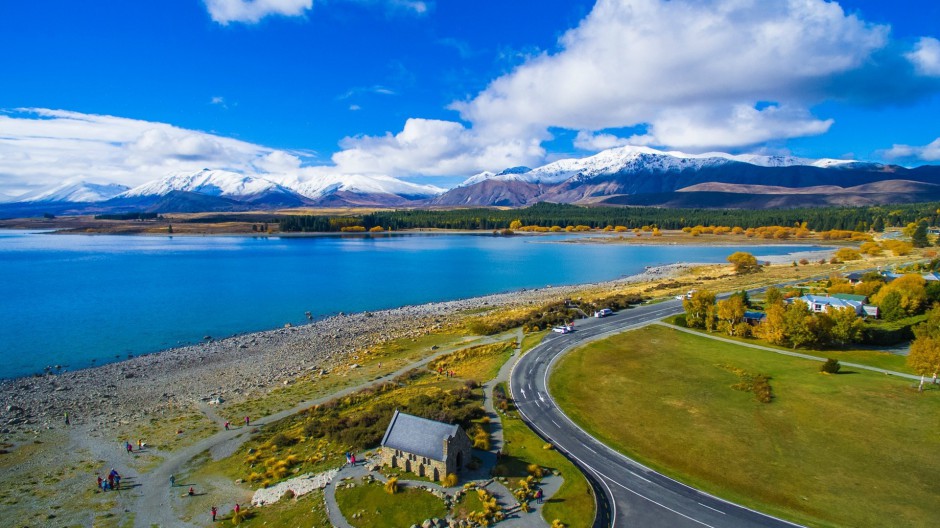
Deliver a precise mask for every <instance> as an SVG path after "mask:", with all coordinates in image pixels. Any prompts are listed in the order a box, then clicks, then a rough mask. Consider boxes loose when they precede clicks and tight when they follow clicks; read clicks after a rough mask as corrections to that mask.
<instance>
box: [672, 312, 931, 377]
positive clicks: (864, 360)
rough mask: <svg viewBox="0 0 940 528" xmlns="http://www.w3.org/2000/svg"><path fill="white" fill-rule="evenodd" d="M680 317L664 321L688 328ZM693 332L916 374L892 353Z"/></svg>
mask: <svg viewBox="0 0 940 528" xmlns="http://www.w3.org/2000/svg"><path fill="white" fill-rule="evenodd" d="M681 317H682V316H681V315H680V316H673V317H667V318H666V319H664V321H665V322H666V323H669V324H674V325H676V326H681V327H683V328H686V327H685V326H684V325H683V324H682V323H681V322H680V321H681ZM687 329H688V330H691V331H693V332H696V333H699V334H702V335H706V336H709V335H710V336H715V337H720V338H722V339H730V340H732V341H738V342H740V343H748V344H752V345H760V346H763V347H767V348H773V349H776V350H785V351H787V352H799V353H800V354H806V355H807V356H813V357H818V358H821V359H828V358H833V359H838V360H839V361H841V362H846V361H848V362H849V363H858V364H859V365H867V366H869V367H876V368H882V369H886V370H893V371H895V372H903V373H905V374H914V371H913V370H912V369H911V368H910V367H909V366H907V357H906V356H902V355H900V354H892V353H891V352H881V351H879V350H868V349H859V348H847V349H841V350H840V349H823V350H820V349H811V348H796V349H794V348H790V347H785V346H780V345H773V344H771V343H768V342H767V341H765V340H763V339H757V338H754V337H734V336H729V335H727V334H723V333H721V332H712V333H708V332H706V331H705V330H703V329H701V328H687Z"/></svg>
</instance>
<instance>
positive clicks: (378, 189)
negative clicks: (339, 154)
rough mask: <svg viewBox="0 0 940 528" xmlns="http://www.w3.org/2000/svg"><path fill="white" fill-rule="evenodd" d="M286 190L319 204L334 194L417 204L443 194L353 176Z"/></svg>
mask: <svg viewBox="0 0 940 528" xmlns="http://www.w3.org/2000/svg"><path fill="white" fill-rule="evenodd" d="M290 186H291V188H292V189H293V190H294V191H296V192H297V193H298V194H300V195H301V196H304V197H306V198H309V199H311V200H320V199H322V198H324V197H326V196H329V195H331V194H334V193H337V192H343V193H355V194H364V195H396V196H400V197H402V198H406V199H409V200H417V199H421V198H428V197H431V196H437V195H438V194H442V193H443V192H445V191H446V190H447V189H441V188H440V187H435V186H433V185H419V184H416V183H411V182H406V181H403V180H399V179H397V178H392V177H389V176H363V175H355V174H354V175H350V174H344V175H339V174H330V175H318V176H315V177H313V178H310V179H307V180H304V181H302V182H297V183H292V184H291V185H290Z"/></svg>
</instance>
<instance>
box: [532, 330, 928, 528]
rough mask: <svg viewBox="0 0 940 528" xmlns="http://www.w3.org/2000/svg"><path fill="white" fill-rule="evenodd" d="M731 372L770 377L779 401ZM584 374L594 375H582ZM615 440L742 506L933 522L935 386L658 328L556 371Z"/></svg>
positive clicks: (895, 522) (592, 426)
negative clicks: (746, 387)
mask: <svg viewBox="0 0 940 528" xmlns="http://www.w3.org/2000/svg"><path fill="white" fill-rule="evenodd" d="M730 367H733V368H734V369H740V370H742V371H746V372H750V373H761V374H764V375H767V376H769V383H770V385H771V386H772V390H773V395H774V397H773V400H772V403H760V402H759V401H757V400H756V399H755V398H754V396H753V395H752V394H748V393H746V392H743V391H740V390H735V389H734V388H733V387H732V386H733V385H734V384H735V382H737V381H738V377H737V376H735V374H734V373H733V372H730V371H729V370H730ZM587 380H589V381H590V382H586V381H587ZM549 386H550V389H551V391H552V394H553V396H554V398H555V400H556V401H557V402H558V404H559V405H560V406H561V407H562V408H563V409H564V410H565V412H566V413H567V414H568V416H570V417H571V418H572V419H573V420H574V421H575V422H577V423H578V424H580V425H581V426H582V427H584V428H585V429H586V430H587V431H589V432H590V433H591V434H592V435H594V436H596V437H597V438H599V439H601V440H602V441H604V442H605V443H607V444H608V445H610V446H612V447H613V448H615V449H617V450H619V451H621V452H623V453H625V454H627V455H628V456H631V457H634V458H636V459H637V460H639V461H641V462H642V463H644V464H647V465H649V466H651V467H653V468H655V469H657V470H658V471H662V472H663V473H665V474H667V475H669V476H672V477H674V478H677V479H679V480H681V481H683V482H686V483H687V484H689V485H692V486H694V487H697V488H700V489H702V490H704V491H707V492H709V493H713V494H715V495H718V496H720V497H724V498H726V499H729V500H732V501H734V502H737V503H740V504H743V505H745V506H748V507H751V508H755V509H758V510H761V511H765V512H768V513H770V514H773V515H776V516H780V517H783V518H787V519H790V520H793V521H795V522H799V523H803V524H807V525H811V526H930V525H932V523H933V521H934V520H935V519H936V512H937V509H938V508H940V498H938V497H940V496H938V494H937V493H936V483H937V479H936V475H937V474H938V472H940V457H937V456H935V454H936V453H937V451H938V449H940V436H938V435H937V433H936V431H937V429H938V427H940V422H938V416H940V391H938V390H930V391H927V392H924V393H918V392H917V391H916V389H914V388H913V387H912V384H911V382H910V381H908V380H899V379H897V378H892V377H889V376H884V375H881V374H876V373H869V372H864V371H863V372H858V373H853V374H839V375H834V376H833V375H823V374H821V373H820V372H819V366H818V364H817V363H816V362H813V361H808V360H805V359H799V358H792V357H787V356H782V355H777V354H773V353H767V352H761V351H758V350H753V349H749V348H745V347H740V346H737V345H734V344H730V343H723V342H719V341H714V340H710V339H705V338H703V337H700V336H696V335H690V334H686V333H684V332H679V331H676V330H673V329H669V328H665V327H660V326H650V327H646V328H643V329H640V330H637V331H633V332H627V333H624V334H621V335H619V336H615V337H612V338H609V339H606V340H603V341H598V342H596V343H592V344H590V345H587V346H585V347H582V348H580V349H577V350H575V351H573V352H571V353H570V354H568V355H567V356H565V357H564V358H562V359H561V360H560V361H559V363H558V365H557V367H556V368H555V369H554V370H553V374H552V376H551V378H550V380H549Z"/></svg>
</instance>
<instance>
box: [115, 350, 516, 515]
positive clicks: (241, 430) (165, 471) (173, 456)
mask: <svg viewBox="0 0 940 528" xmlns="http://www.w3.org/2000/svg"><path fill="white" fill-rule="evenodd" d="M507 335H514V334H512V333H511V334H500V335H496V336H488V337H477V338H476V339H474V340H471V341H466V342H463V343H461V344H460V345H458V346H455V347H449V348H445V349H441V350H439V351H436V352H435V353H434V354H432V355H430V356H428V357H426V358H424V359H422V360H420V361H417V362H414V363H411V364H410V365H406V366H404V367H402V368H400V369H398V370H396V371H395V372H392V373H390V374H386V375H385V376H382V377H380V378H377V379H375V380H372V381H368V382H364V383H360V384H358V385H355V386H352V387H348V388H346V389H343V390H340V391H337V392H334V393H332V394H330V395H327V396H323V397H320V398H315V399H312V400H307V401H304V402H301V403H298V404H297V405H295V406H294V407H292V408H290V409H287V410H284V411H281V412H278V413H275V414H272V415H270V416H266V417H264V418H261V419H259V420H258V421H256V422H254V423H252V425H251V426H250V427H246V426H244V425H241V426H238V427H232V428H231V429H229V430H228V431H226V430H224V429H222V430H221V431H219V432H218V433H216V434H214V435H212V436H210V437H209V438H206V439H204V440H201V441H199V442H197V443H195V444H193V445H190V446H187V447H184V448H182V449H179V450H177V451H173V452H171V453H167V454H166V459H165V460H164V461H163V463H161V464H160V465H159V466H157V467H156V468H154V469H153V470H152V471H150V472H148V473H145V474H142V475H140V476H139V477H138V480H137V483H138V484H139V487H137V488H135V489H136V490H138V493H139V495H136V494H135V496H136V497H137V499H136V501H135V503H134V504H133V507H132V508H130V509H131V510H132V511H133V513H134V514H135V522H134V526H135V527H136V528H152V527H153V526H161V527H165V528H169V527H192V526H196V525H193V524H190V523H186V522H185V521H183V520H181V519H180V518H179V516H178V514H177V512H176V510H175V508H174V507H173V502H174V501H173V498H174V497H173V495H174V494H173V493H171V492H172V491H173V488H171V487H170V476H171V475H176V474H179V473H182V472H183V471H185V470H186V469H187V467H188V465H189V463H190V462H191V461H192V460H193V459H194V458H196V457H197V456H199V455H200V454H201V453H203V452H206V451H208V452H209V453H210V454H212V455H213V457H214V458H215V457H216V455H219V454H221V455H225V454H226V453H228V454H231V453H234V452H235V451H236V450H237V449H238V448H239V447H240V446H241V445H242V444H243V443H244V442H245V441H247V440H248V439H249V438H250V433H251V431H253V430H256V429H257V428H263V427H264V426H265V425H266V424H270V423H274V422H277V421H278V420H282V419H284V418H287V417H288V416H291V415H293V414H296V413H298V412H300V411H302V410H304V409H307V408H309V407H311V406H313V405H319V404H321V403H325V402H327V401H329V400H332V399H334V398H339V397H343V396H346V395H348V394H352V393H353V392H356V391H359V390H362V389H364V388H366V387H369V386H372V385H375V384H378V383H383V382H386V381H390V380H392V379H394V378H395V377H397V376H400V375H401V374H404V373H405V372H408V371H409V370H411V369H414V368H419V367H423V366H425V365H427V364H428V363H430V362H431V361H433V360H435V359H437V358H438V357H441V356H443V355H446V354H449V353H451V352H454V351H455V350H460V349H462V348H467V347H470V346H476V345H483V344H490V343H496V342H500V341H503V340H505V339H506V338H507ZM201 410H203V412H204V413H205V414H206V416H209V417H210V418H212V419H213V420H214V421H216V423H218V425H219V427H220V428H221V427H222V425H223V424H224V419H222V418H221V417H219V416H218V415H217V414H215V412H214V411H213V410H212V409H211V408H209V407H208V406H205V407H204V408H202V409H201ZM118 471H120V470H118ZM179 489H180V490H181V493H182V491H183V490H182V489H181V488H179ZM220 511H226V509H225V506H220Z"/></svg>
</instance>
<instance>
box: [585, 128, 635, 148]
mask: <svg viewBox="0 0 940 528" xmlns="http://www.w3.org/2000/svg"><path fill="white" fill-rule="evenodd" d="M634 137H635V136H634ZM629 144H630V140H629V139H627V138H622V137H618V136H615V135H613V134H601V133H593V132H589V131H587V130H581V131H579V132H578V135H577V136H576V137H575V138H574V146H575V148H579V149H581V150H594V151H598V150H607V149H612V148H615V147H623V146H626V145H629ZM634 144H637V143H636V142H634Z"/></svg>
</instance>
